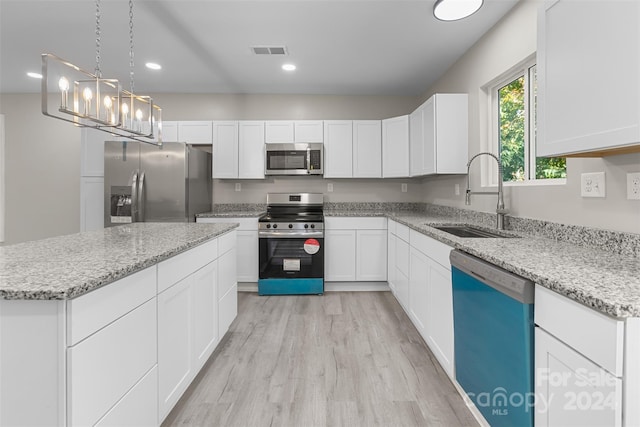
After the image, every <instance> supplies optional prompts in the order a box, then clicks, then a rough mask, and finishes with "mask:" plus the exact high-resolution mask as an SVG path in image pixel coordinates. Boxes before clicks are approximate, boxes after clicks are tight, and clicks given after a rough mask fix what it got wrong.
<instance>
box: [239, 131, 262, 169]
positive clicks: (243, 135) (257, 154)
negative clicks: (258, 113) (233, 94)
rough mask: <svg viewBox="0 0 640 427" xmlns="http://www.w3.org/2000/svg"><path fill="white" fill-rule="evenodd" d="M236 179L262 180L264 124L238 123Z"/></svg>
mask: <svg viewBox="0 0 640 427" xmlns="http://www.w3.org/2000/svg"><path fill="white" fill-rule="evenodd" d="M238 127H239V129H238V134H239V136H238V178H244V179H264V122H250V121H242V122H239V123H238Z"/></svg>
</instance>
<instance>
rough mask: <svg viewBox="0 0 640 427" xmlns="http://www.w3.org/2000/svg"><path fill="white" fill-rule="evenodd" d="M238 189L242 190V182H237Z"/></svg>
mask: <svg viewBox="0 0 640 427" xmlns="http://www.w3.org/2000/svg"><path fill="white" fill-rule="evenodd" d="M236 191H242V184H241V183H239V182H236Z"/></svg>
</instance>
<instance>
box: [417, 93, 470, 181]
mask: <svg viewBox="0 0 640 427" xmlns="http://www.w3.org/2000/svg"><path fill="white" fill-rule="evenodd" d="M468 98H469V97H468V95H467V94H466V93H438V94H436V95H433V97H432V98H431V99H433V100H434V102H432V103H430V104H428V103H425V147H427V148H426V151H425V158H424V164H425V173H426V174H431V173H439V174H464V173H467V161H468V157H469V101H468ZM428 105H431V107H428ZM430 108H433V112H429V109H430ZM432 120H433V121H434V123H435V124H434V125H433V126H432V124H431V121H432ZM431 128H433V133H432V129H431ZM427 129H429V130H427ZM432 135H433V138H434V141H435V143H433V144H432V143H431V142H430V140H429V139H430V138H432ZM427 138H429V139H427Z"/></svg>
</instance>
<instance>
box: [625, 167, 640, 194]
mask: <svg viewBox="0 0 640 427" xmlns="http://www.w3.org/2000/svg"><path fill="white" fill-rule="evenodd" d="M627 199H628V200H640V172H633V173H628V174H627Z"/></svg>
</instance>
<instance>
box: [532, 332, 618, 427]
mask: <svg viewBox="0 0 640 427" xmlns="http://www.w3.org/2000/svg"><path fill="white" fill-rule="evenodd" d="M535 361H536V370H535V372H536V389H535V390H536V414H535V417H534V419H535V425H536V426H537V427H543V426H544V427H547V426H549V427H553V426H612V427H614V426H621V425H622V380H621V379H620V378H617V377H615V376H613V375H611V373H609V372H607V371H605V370H604V369H603V368H601V367H600V366H598V365H596V364H595V363H593V362H592V361H590V360H589V359H587V358H586V357H585V356H583V355H582V354H580V353H578V352H577V351H575V350H574V349H572V348H571V347H569V346H568V345H566V344H565V343H563V342H562V341H559V340H558V339H556V338H554V337H553V336H551V335H550V334H548V333H547V332H545V331H544V330H542V329H541V328H540V327H536V330H535Z"/></svg>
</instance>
